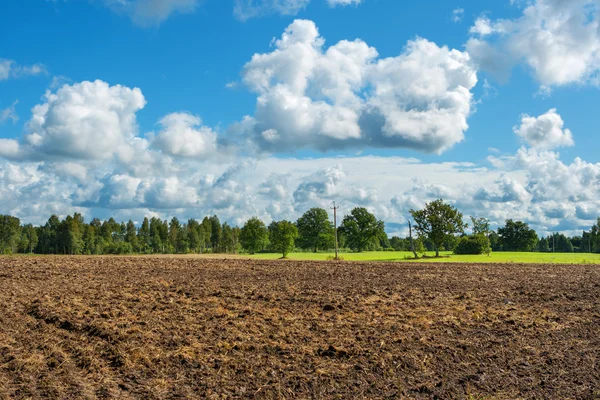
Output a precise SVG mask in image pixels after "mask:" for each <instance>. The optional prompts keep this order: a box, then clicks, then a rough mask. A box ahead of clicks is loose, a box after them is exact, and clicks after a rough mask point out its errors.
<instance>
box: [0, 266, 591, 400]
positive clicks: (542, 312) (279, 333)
mask: <svg viewBox="0 0 600 400" xmlns="http://www.w3.org/2000/svg"><path fill="white" fill-rule="evenodd" d="M599 295H600V270H599V268H598V267H595V266H556V265H553V266H544V265H527V266H519V265H510V266H507V265H489V266H472V265H471V266H467V265H456V264H450V265H415V264H410V265H403V264H383V263H352V264H350V263H327V262H274V261H247V260H240V259H237V260H224V259H222V260H206V259H190V258H165V257H162V258H142V257H135V258H110V257H98V258H92V257H76V258H69V257H34V258H25V257H15V258H10V257H3V258H0V398H2V399H12V398H17V399H27V398H42V397H43V398H118V399H163V398H264V399H274V398H314V399H318V398H341V399H349V398H368V399H379V398H435V397H438V398H462V399H464V398H469V397H470V396H471V397H472V398H498V399H503V398H507V399H508V398H510V399H513V398H556V399H558V398H582V399H583V398H594V397H597V396H600V374H599V373H598V361H599V360H598V358H599V356H600V335H598V329H599V328H600V296H599Z"/></svg>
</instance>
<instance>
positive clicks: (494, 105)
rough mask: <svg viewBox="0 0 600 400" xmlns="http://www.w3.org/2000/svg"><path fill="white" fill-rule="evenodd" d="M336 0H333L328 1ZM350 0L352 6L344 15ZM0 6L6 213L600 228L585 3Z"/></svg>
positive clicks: (95, 0) (593, 29) (59, 2)
mask: <svg viewBox="0 0 600 400" xmlns="http://www.w3.org/2000/svg"><path fill="white" fill-rule="evenodd" d="M336 3H337V4H336ZM346 3H348V4H346ZM563 3H564V2H561V1H557V0H536V1H530V2H525V1H509V0H494V1H491V2H481V1H460V0H457V1H454V2H448V1H439V0H438V1H434V0H426V1H420V2H401V1H392V0H358V1H357V0H351V1H340V0H279V1H275V0H256V1H251V0H89V1H88V0H54V1H50V0H23V1H19V2H3V3H2V4H0V35H1V36H2V37H3V38H4V40H2V41H1V42H0V204H2V206H0V213H10V214H14V215H17V216H19V217H21V218H22V219H23V220H24V221H31V222H36V223H40V222H43V221H44V220H45V219H46V218H47V217H48V215H49V214H50V213H58V214H60V215H65V214H67V213H72V212H74V211H78V212H82V213H84V215H85V216H86V217H87V218H91V217H94V216H99V217H101V218H103V217H106V216H108V215H117V217H120V218H123V219H128V218H132V219H134V220H135V221H139V220H140V219H141V218H143V217H144V216H146V215H148V216H150V215H158V216H161V217H164V218H166V217H169V216H171V215H177V216H181V217H202V216H204V215H205V214H209V213H217V214H219V215H220V216H222V218H223V219H226V220H228V221H230V222H233V223H238V224H239V223H242V222H243V221H244V220H245V219H247V218H248V217H250V216H253V215H258V216H259V217H261V218H264V219H265V220H270V219H281V218H288V219H295V218H297V217H298V215H299V213H301V212H302V211H303V210H305V209H307V208H308V207H311V206H325V205H327V204H328V203H329V202H331V201H332V200H334V199H335V200H338V201H342V202H343V203H344V204H345V205H346V207H347V208H348V209H349V208H351V207H353V206H356V205H362V206H366V207H369V208H370V209H371V210H372V211H373V212H375V213H376V214H377V215H378V217H379V218H381V219H384V220H385V221H386V222H387V223H388V226H389V227H394V228H388V231H390V233H403V229H404V228H403V227H404V224H405V217H406V215H407V213H408V210H410V208H414V207H420V206H422V205H423V204H424V203H425V202H426V201H429V200H432V199H434V198H437V197H443V198H444V199H446V200H447V201H450V202H452V203H454V204H456V205H457V206H459V208H461V210H462V211H463V212H464V213H465V214H466V215H475V214H477V215H478V216H485V217H488V218H490V219H491V220H492V222H493V223H494V224H501V223H502V222H503V220H504V219H506V218H509V217H514V218H518V219H523V220H526V221H527V222H529V223H531V224H532V225H533V226H534V227H535V228H536V229H538V230H539V231H540V232H541V233H545V232H551V231H555V230H560V231H564V232H567V233H576V232H578V231H580V230H581V229H587V227H589V226H590V225H591V223H592V222H593V220H594V219H595V218H596V217H597V216H600V196H599V195H600V164H599V161H600V160H599V156H598V151H597V149H598V144H597V143H598V141H597V129H598V128H597V127H598V126H600V116H598V113H597V112H595V109H594V108H595V106H596V104H597V100H598V87H597V86H598V71H599V70H600V34H599V33H598V29H597V28H598V24H599V16H598V14H597V8H598V5H599V4H600V3H599V2H598V1H597V0H574V1H572V2H568V4H563Z"/></svg>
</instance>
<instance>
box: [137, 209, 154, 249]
mask: <svg viewBox="0 0 600 400" xmlns="http://www.w3.org/2000/svg"><path fill="white" fill-rule="evenodd" d="M150 244H151V240H150V221H149V220H148V217H144V221H143V222H142V226H140V229H139V231H138V246H139V249H140V251H141V252H142V253H148V252H149V251H150V247H151V245H150Z"/></svg>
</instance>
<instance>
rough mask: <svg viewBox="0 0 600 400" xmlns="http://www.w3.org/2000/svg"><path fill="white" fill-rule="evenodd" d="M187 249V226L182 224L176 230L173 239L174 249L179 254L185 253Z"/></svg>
mask: <svg viewBox="0 0 600 400" xmlns="http://www.w3.org/2000/svg"><path fill="white" fill-rule="evenodd" d="M188 250H189V243H188V234H187V226H185V225H183V226H182V227H180V229H179V230H178V231H177V239H176V241H175V251H176V252H177V253H179V254H186V253H187V252H188Z"/></svg>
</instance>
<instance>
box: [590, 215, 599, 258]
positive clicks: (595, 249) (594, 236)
mask: <svg viewBox="0 0 600 400" xmlns="http://www.w3.org/2000/svg"><path fill="white" fill-rule="evenodd" d="M588 240H590V243H589V245H588V247H591V248H592V253H600V218H598V222H597V223H596V225H594V226H592V229H591V231H590V234H589V239H588Z"/></svg>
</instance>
